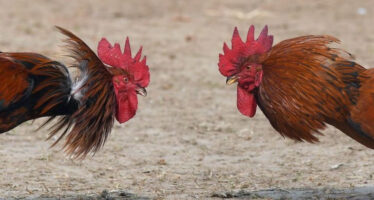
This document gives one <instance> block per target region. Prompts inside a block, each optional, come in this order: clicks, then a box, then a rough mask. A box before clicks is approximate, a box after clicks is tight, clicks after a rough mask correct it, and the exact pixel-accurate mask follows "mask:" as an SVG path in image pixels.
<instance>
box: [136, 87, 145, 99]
mask: <svg viewBox="0 0 374 200" xmlns="http://www.w3.org/2000/svg"><path fill="white" fill-rule="evenodd" d="M136 93H138V94H140V95H142V96H144V97H145V96H147V90H145V88H142V87H140V88H138V89H137V90H136Z"/></svg>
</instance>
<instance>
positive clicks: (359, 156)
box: [0, 0, 374, 199]
mask: <svg viewBox="0 0 374 200" xmlns="http://www.w3.org/2000/svg"><path fill="white" fill-rule="evenodd" d="M0 19H1V20H0V27H1V33H0V50H1V51H34V52H39V53H43V54H45V55H47V56H49V57H52V58H55V59H57V60H59V61H62V62H67V61H69V60H68V59H67V58H66V57H64V56H63V55H64V54H66V53H65V52H64V51H63V48H61V44H62V42H61V39H62V38H63V37H62V36H61V34H59V33H58V32H57V31H56V30H55V29H54V27H53V26H54V25H59V26H62V27H65V28H67V29H69V30H71V31H73V32H74V33H76V34H77V35H78V36H80V37H81V38H82V39H84V40H85V41H86V42H87V44H89V46H91V47H92V48H93V49H96V45H97V42H98V41H99V39H101V37H103V36H105V37H107V39H108V40H109V41H111V42H114V41H117V42H121V43H124V39H125V37H126V36H129V37H130V40H131V43H132V47H133V49H134V50H135V49H137V48H139V46H140V45H143V46H144V49H143V52H144V53H145V54H146V55H147V57H148V63H149V66H150V70H151V83H150V86H149V87H148V96H147V97H146V98H142V97H139V110H138V113H137V115H136V117H135V118H133V119H132V120H130V121H129V122H128V123H125V124H124V125H119V124H118V123H116V125H115V127H114V130H113V132H112V134H111V135H110V137H109V140H108V142H107V143H106V145H105V146H104V148H103V149H102V150H101V151H100V152H98V153H97V154H96V155H95V156H94V157H88V158H87V159H85V160H84V161H74V160H71V159H69V158H68V157H66V156H65V155H64V154H63V152H61V151H59V148H60V147H61V146H58V147H55V148H51V149H50V148H49V146H50V145H51V144H52V143H53V140H50V141H45V139H46V138H47V135H48V128H47V129H43V130H41V131H35V129H36V128H37V127H38V126H39V125H40V124H41V123H42V122H43V119H40V120H36V121H34V122H33V123H31V122H26V123H24V124H22V125H21V126H19V127H17V128H16V129H14V130H12V131H10V132H8V133H4V134H2V135H1V136H0V163H1V164H0V198H11V197H13V198H26V197H29V198H32V197H35V198H38V197H50V198H58V197H63V196H64V197H69V195H70V196H71V197H72V198H73V197H74V196H76V195H85V194H98V195H100V194H102V191H103V190H107V191H109V192H110V191H113V190H119V191H126V192H130V193H133V194H135V195H137V196H139V197H148V198H151V199H209V198H224V197H236V196H235V195H231V196H230V195H226V194H227V193H228V192H232V193H233V194H234V193H235V194H239V193H240V191H244V192H245V191H247V192H251V191H258V190H267V189H276V190H275V191H278V190H279V191H287V190H291V189H292V188H294V189H292V190H295V189H296V190H303V189H308V188H312V189H320V188H335V189H344V188H348V189H352V188H353V189H354V188H369V190H370V188H372V189H373V190H374V177H373V176H374V165H373V163H374V151H373V150H370V149H367V148H365V147H363V146H361V145H360V144H358V143H356V142H355V141H353V140H351V139H349V138H348V137H347V136H345V135H344V134H342V133H340V132H339V131H338V130H336V129H334V128H331V127H329V128H328V129H327V130H326V131H324V133H325V136H322V137H320V139H321V142H320V143H318V144H307V143H295V142H293V141H291V140H289V139H284V138H282V137H281V136H280V135H279V134H277V133H276V132H275V131H274V130H273V129H272V127H271V126H270V124H269V122H268V121H267V119H266V118H265V116H264V115H263V114H262V113H261V112H260V111H259V112H258V114H257V115H256V116H255V117H254V118H252V119H249V118H246V117H244V116H242V115H241V114H240V113H239V112H238V111H237V109H236V89H235V87H230V86H226V85H225V78H224V77H222V76H221V75H220V74H219V72H218V70H217V62H218V54H219V53H220V52H222V44H223V42H224V41H227V42H228V41H230V39H231V34H232V31H233V28H234V27H235V26H238V28H239V30H240V32H241V33H242V34H244V33H245V32H246V30H247V29H248V27H249V26H250V25H251V24H254V25H255V26H256V28H257V31H256V34H258V33H259V31H260V30H259V29H262V27H263V26H264V25H266V24H267V25H269V29H270V33H271V34H273V35H274V36H275V43H277V42H279V41H281V40H283V39H287V38H290V37H295V36H300V35H306V34H331V35H334V36H336V37H338V38H339V39H341V40H342V45H341V47H343V48H345V49H347V50H349V51H350V52H351V53H353V54H354V55H356V57H357V60H358V61H359V63H360V64H362V65H364V66H366V67H370V66H374V56H373V55H374V54H373V52H374V21H373V19H374V1H370V0H367V1H365V0H348V1H339V0H329V1H324V0H316V1H293V0H235V1H224V0H221V1H219V0H204V1H199V0H191V1H178V0H177V1H176V0H158V1H157V0H126V1H120V0H109V1H100V0H92V1H47V0H44V1H43V0H35V1H27V0H22V1H18V0H17V1H6V0H1V1H0ZM321 190H322V189H321ZM242 193H243V192H242ZM237 197H239V196H237ZM346 197H347V198H348V197H349V194H347V196H346ZM124 198H125V197H124ZM243 198H252V197H250V196H247V197H243ZM264 198H276V197H271V196H269V197H264ZM342 198H343V199H344V198H345V197H344V196H343V197H342Z"/></svg>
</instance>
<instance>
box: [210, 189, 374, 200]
mask: <svg viewBox="0 0 374 200" xmlns="http://www.w3.org/2000/svg"><path fill="white" fill-rule="evenodd" d="M212 197H217V198H235V199H290V200H298V199H322V200H332V199H337V200H366V199H374V186H367V187H355V188H346V189H336V188H293V189H268V190H258V191H243V190H241V191H235V192H224V193H214V194H212Z"/></svg>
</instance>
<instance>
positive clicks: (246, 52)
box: [218, 25, 273, 76]
mask: <svg viewBox="0 0 374 200" xmlns="http://www.w3.org/2000/svg"><path fill="white" fill-rule="evenodd" d="M254 33H255V27H254V26H253V25H251V27H250V28H249V30H248V34H247V40H246V42H243V41H242V38H241V37H240V35H239V31H238V29H237V28H236V27H235V29H234V33H233V36H232V40H231V49H230V48H229V47H228V46H227V44H226V43H224V44H223V53H224V54H220V55H219V63H218V66H219V71H220V72H221V74H222V75H224V76H231V75H233V74H234V73H237V70H239V69H238V68H239V66H238V64H240V63H241V61H242V60H245V59H246V58H248V56H250V55H254V54H263V53H265V52H267V51H269V50H270V48H271V46H272V45H273V36H272V35H268V27H267V26H265V27H264V28H263V29H262V31H261V33H260V35H259V36H258V38H257V40H255V39H254Z"/></svg>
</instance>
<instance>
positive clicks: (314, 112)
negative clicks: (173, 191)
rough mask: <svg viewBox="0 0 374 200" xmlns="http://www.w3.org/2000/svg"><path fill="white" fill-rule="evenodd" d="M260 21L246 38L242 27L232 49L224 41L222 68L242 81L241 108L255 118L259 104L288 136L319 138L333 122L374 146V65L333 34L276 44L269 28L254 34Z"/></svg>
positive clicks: (239, 90)
mask: <svg viewBox="0 0 374 200" xmlns="http://www.w3.org/2000/svg"><path fill="white" fill-rule="evenodd" d="M254 30H255V29H254V26H253V25H252V26H251V27H250V28H249V31H248V34H247V38H246V40H245V42H244V41H242V39H241V37H240V36H239V33H238V30H237V28H235V30H234V34H233V37H232V47H231V49H230V48H229V47H228V46H227V45H226V43H224V45H223V52H224V53H223V54H220V55H219V63H218V67H219V71H220V73H221V74H222V75H223V76H225V77H227V80H226V83H227V84H233V83H237V108H238V110H239V111H240V112H241V113H242V114H243V115H245V116H248V117H253V116H254V115H255V113H256V108H257V105H258V106H259V108H260V109H261V110H262V112H263V113H264V115H265V116H266V117H267V119H268V120H269V121H270V124H271V125H272V126H273V128H274V129H275V130H277V131H278V132H279V133H280V134H281V135H282V136H286V137H289V138H291V139H294V140H296V141H307V142H311V143H314V142H318V138H317V134H321V133H320V131H321V130H322V129H324V128H325V127H326V124H330V125H332V126H334V127H336V128H337V129H339V130H341V131H342V132H343V133H345V134H347V135H348V136H350V137H351V138H353V139H354V140H356V141H358V142H359V143H361V144H363V145H365V146H366V147H369V148H372V149H373V148H374V69H366V68H364V67H362V66H361V65H359V64H357V63H356V62H354V61H353V59H354V58H353V56H352V55H351V54H349V53H347V52H346V51H344V50H341V49H339V48H333V47H331V46H330V45H329V44H331V43H338V42H339V40H338V39H336V38H334V37H332V36H326V35H322V36H315V35H308V36H301V37H296V38H292V39H288V40H284V41H282V42H280V43H278V44H276V45H274V46H272V44H273V36H272V35H268V28H267V26H265V28H264V29H263V30H262V31H261V33H260V35H259V37H258V38H257V40H255V39H254Z"/></svg>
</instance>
